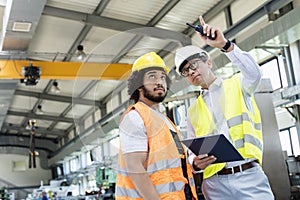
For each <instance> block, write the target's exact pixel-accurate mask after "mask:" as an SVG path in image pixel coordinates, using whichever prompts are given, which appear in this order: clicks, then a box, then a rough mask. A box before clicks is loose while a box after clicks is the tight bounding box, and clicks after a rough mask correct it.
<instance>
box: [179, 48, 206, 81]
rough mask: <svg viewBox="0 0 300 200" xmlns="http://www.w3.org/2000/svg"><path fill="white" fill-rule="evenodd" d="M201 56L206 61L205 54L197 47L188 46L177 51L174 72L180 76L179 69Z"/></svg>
mask: <svg viewBox="0 0 300 200" xmlns="http://www.w3.org/2000/svg"><path fill="white" fill-rule="evenodd" d="M203 56H204V57H205V58H206V59H208V54H207V52H206V51H204V50H203V49H201V48H200V47H197V46H192V45H189V46H185V47H181V48H179V49H177V50H176V55H175V66H176V72H177V73H178V74H179V75H180V71H181V69H182V68H183V67H184V65H185V64H186V63H187V62H188V61H189V60H192V59H194V58H201V57H203Z"/></svg>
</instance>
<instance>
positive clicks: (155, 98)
mask: <svg viewBox="0 0 300 200" xmlns="http://www.w3.org/2000/svg"><path fill="white" fill-rule="evenodd" d="M143 92H144V97H146V98H147V99H149V100H150V101H153V102H156V103H160V102H163V100H164V99H165V97H166V96H167V92H166V93H165V94H161V95H159V96H154V95H152V94H150V92H149V90H147V89H146V88H145V87H143Z"/></svg>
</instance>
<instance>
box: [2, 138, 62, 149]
mask: <svg viewBox="0 0 300 200" xmlns="http://www.w3.org/2000/svg"><path fill="white" fill-rule="evenodd" d="M29 144H30V138H29V137H23V136H21V137H20V136H13V135H12V136H11V135H0V146H17V147H25V148H28V150H29ZM57 148H58V145H57V144H55V143H54V142H53V141H50V140H45V139H40V138H37V137H36V138H35V149H37V150H38V149H43V150H46V151H48V152H53V151H55V150H57Z"/></svg>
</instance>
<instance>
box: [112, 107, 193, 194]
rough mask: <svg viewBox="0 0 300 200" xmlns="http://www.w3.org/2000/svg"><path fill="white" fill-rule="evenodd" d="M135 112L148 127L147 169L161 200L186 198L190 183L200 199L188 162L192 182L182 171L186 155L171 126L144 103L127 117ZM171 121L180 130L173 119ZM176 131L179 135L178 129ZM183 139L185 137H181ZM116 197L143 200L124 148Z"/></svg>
mask: <svg viewBox="0 0 300 200" xmlns="http://www.w3.org/2000/svg"><path fill="white" fill-rule="evenodd" d="M132 109H135V110H136V111H137V112H138V113H139V114H140V116H141V117H142V119H143V121H144V124H145V127H146V134H147V137H148V160H147V164H146V170H147V172H148V174H149V177H150V179H151V181H152V183H153V185H154V187H155V188H156V191H157V192H158V194H159V196H160V198H161V199H170V200H182V199H185V194H184V186H185V184H190V186H191V189H192V193H193V197H194V199H197V194H196V189H195V182H194V178H193V174H192V168H191V166H190V165H189V164H188V163H187V174H188V179H189V180H187V179H186V178H185V177H184V175H183V173H182V168H181V159H182V158H184V157H186V155H185V153H184V155H180V154H179V152H178V149H177V147H176V144H175V142H174V139H173V136H172V134H171V133H170V130H169V127H168V125H167V124H166V123H165V122H164V121H163V120H162V119H161V118H160V117H159V116H158V115H157V114H156V113H155V112H154V111H153V110H151V108H149V107H148V106H146V105H145V104H143V103H141V102H138V103H136V104H135V105H133V106H130V107H129V108H128V109H127V111H126V112H125V114H126V113H128V112H129V111H130V110H132ZM125 114H124V115H125ZM168 120H169V119H168ZM169 122H170V123H171V124H172V125H173V127H174V129H175V130H177V128H176V127H175V125H174V124H173V123H172V122H171V121H170V120H169ZM176 132H177V134H178V135H179V132H178V130H177V131H176ZM179 138H181V136H180V135H179ZM115 195H116V199H117V200H129V199H134V200H141V199H143V197H142V196H141V195H140V194H139V193H138V191H137V190H136V188H135V186H134V184H133V182H132V180H131V179H130V177H129V176H128V172H127V169H126V165H125V161H124V157H123V154H122V150H121V148H120V151H119V160H118V173H117V180H116V193H115Z"/></svg>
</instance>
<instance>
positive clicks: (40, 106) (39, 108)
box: [36, 105, 44, 115]
mask: <svg viewBox="0 0 300 200" xmlns="http://www.w3.org/2000/svg"><path fill="white" fill-rule="evenodd" d="M36 114H38V115H42V114H44V111H43V109H42V105H38V107H37V110H36Z"/></svg>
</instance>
